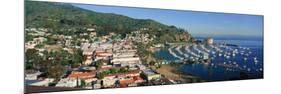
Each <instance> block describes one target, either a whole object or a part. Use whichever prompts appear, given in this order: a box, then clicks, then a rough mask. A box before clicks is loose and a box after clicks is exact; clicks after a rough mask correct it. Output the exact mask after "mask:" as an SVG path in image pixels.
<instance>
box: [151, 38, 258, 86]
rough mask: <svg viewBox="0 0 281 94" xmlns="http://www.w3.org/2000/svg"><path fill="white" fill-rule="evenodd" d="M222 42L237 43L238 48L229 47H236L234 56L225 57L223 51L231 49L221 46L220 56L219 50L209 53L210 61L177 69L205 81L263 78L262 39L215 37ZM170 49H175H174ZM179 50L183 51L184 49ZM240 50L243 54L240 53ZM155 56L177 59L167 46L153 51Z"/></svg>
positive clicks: (216, 41)
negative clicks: (236, 50) (236, 51)
mask: <svg viewBox="0 0 281 94" xmlns="http://www.w3.org/2000/svg"><path fill="white" fill-rule="evenodd" d="M222 42H224V43H228V44H235V45H238V46H239V47H240V48H239V47H230V48H231V49H238V53H237V54H235V56H230V57H229V58H226V57H224V56H223V53H229V52H231V51H233V50H230V49H226V48H221V50H223V51H224V52H222V55H221V56H220V55H219V52H216V53H215V54H210V57H212V59H211V62H210V63H208V64H202V63H196V64H185V65H183V66H181V67H179V69H178V70H179V71H182V72H184V73H186V74H191V75H194V76H198V77H200V78H202V79H204V80H207V81H224V80H238V79H255V78H263V41H262V40H248V39H247V40H242V39H240V40H239V39H235V40H231V39H217V40H216V39H215V43H222ZM243 48H247V49H243ZM172 50H173V51H175V49H172ZM180 50H181V51H182V52H185V51H184V49H180ZM191 51H193V49H191ZM242 52H243V53H244V54H242ZM175 54H176V55H178V56H180V57H184V55H182V54H180V53H178V52H177V51H175ZM245 54H247V55H245ZM189 55H190V54H189ZM155 57H156V58H161V59H164V60H167V61H168V62H169V61H177V60H179V59H178V58H176V57H174V56H173V55H172V54H170V53H169V51H168V50H167V48H164V49H160V50H158V51H157V52H156V53H155ZM245 58H246V59H245Z"/></svg>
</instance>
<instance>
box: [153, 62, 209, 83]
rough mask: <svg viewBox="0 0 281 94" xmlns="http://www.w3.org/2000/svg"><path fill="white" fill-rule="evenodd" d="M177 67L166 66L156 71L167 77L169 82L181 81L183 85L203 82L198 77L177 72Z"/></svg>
mask: <svg viewBox="0 0 281 94" xmlns="http://www.w3.org/2000/svg"><path fill="white" fill-rule="evenodd" d="M176 68H177V67H176V66H172V65H170V64H165V65H161V67H160V68H158V69H157V70H156V71H157V72H158V73H160V74H162V75H164V76H165V78H167V79H169V80H174V81H181V82H183V83H194V82H203V80H201V79H200V78H198V77H195V76H192V75H188V74H183V73H181V72H179V71H177V69H176Z"/></svg>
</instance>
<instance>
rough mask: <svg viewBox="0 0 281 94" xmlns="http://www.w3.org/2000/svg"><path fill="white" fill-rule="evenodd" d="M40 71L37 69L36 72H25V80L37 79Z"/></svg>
mask: <svg viewBox="0 0 281 94" xmlns="http://www.w3.org/2000/svg"><path fill="white" fill-rule="evenodd" d="M41 74H42V73H41V72H39V71H37V72H33V73H27V74H25V78H24V79H26V80H37V77H38V76H39V75H41Z"/></svg>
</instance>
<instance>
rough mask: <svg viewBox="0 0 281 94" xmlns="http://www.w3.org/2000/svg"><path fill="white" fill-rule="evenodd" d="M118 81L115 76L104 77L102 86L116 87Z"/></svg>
mask: <svg viewBox="0 0 281 94" xmlns="http://www.w3.org/2000/svg"><path fill="white" fill-rule="evenodd" d="M116 81H117V79H115V78H113V79H111V78H104V79H102V83H103V84H102V86H103V87H105V88H108V87H114V86H115V85H116Z"/></svg>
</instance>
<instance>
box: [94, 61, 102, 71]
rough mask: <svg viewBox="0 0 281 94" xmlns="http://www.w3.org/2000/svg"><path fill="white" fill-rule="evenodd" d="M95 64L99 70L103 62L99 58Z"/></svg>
mask: <svg viewBox="0 0 281 94" xmlns="http://www.w3.org/2000/svg"><path fill="white" fill-rule="evenodd" d="M95 65H96V68H97V69H98V70H99V69H100V68H101V67H102V65H103V62H101V60H98V61H96V64H95Z"/></svg>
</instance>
